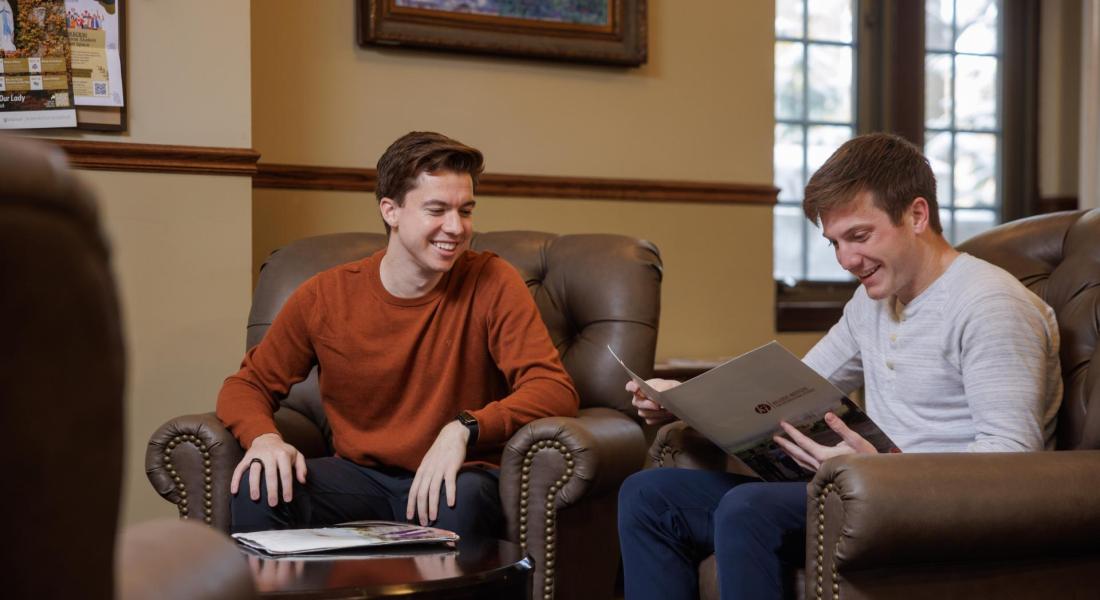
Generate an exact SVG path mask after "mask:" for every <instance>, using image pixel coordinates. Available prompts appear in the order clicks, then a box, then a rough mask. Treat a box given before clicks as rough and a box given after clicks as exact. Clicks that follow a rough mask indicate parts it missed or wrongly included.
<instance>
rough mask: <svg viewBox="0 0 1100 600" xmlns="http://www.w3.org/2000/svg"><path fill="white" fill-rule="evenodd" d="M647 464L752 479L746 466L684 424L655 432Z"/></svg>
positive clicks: (752, 474)
mask: <svg viewBox="0 0 1100 600" xmlns="http://www.w3.org/2000/svg"><path fill="white" fill-rule="evenodd" d="M648 458H649V464H650V466H654V467H676V468H680V469H700V470H704V471H726V472H729V473H740V474H742V475H748V476H750V477H755V476H756V474H755V473H753V472H752V469H749V468H748V466H746V465H745V463H743V462H741V461H740V460H738V459H736V458H734V457H732V456H730V455H728V454H726V452H725V451H724V450H722V449H721V448H719V447H718V446H715V445H714V443H713V442H711V441H710V440H708V439H707V438H705V437H703V434H701V433H699V432H698V431H695V430H694V429H692V428H691V426H689V425H688V424H687V423H684V422H683V421H673V422H671V423H668V424H667V425H664V426H663V427H661V429H659V430H658V431H657V436H656V437H655V438H653V444H651V445H650V447H649V457H648Z"/></svg>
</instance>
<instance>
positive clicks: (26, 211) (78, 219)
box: [0, 136, 255, 600]
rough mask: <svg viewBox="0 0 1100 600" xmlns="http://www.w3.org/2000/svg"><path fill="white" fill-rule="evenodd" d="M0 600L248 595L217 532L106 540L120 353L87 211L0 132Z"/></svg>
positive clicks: (39, 160)
mask: <svg viewBox="0 0 1100 600" xmlns="http://www.w3.org/2000/svg"><path fill="white" fill-rule="evenodd" d="M0 282H2V283H0V331H2V332H3V338H4V345H5V349H6V351H5V358H4V360H3V362H0V400H2V406H3V409H2V415H3V416H2V417H0V440H2V441H0V444H2V447H0V473H3V475H4V478H5V484H6V489H5V490H4V493H2V494H0V511H2V514H4V515H6V517H5V524H4V534H5V543H4V544H3V564H5V565H6V566H7V568H8V571H9V575H8V576H7V577H6V579H7V581H6V582H5V584H4V596H5V597H6V598H43V599H50V598H89V599H101V600H109V599H111V598H121V599H143V598H167V599H176V598H178V599H181V600H182V599H184V598H187V599H194V600H201V599H214V598H219V599H231V598H251V597H254V595H255V591H254V588H253V584H252V577H251V575H250V573H249V571H248V565H247V563H246V562H245V560H244V557H243V556H241V554H240V553H239V552H238V550H237V548H236V547H235V544H233V543H232V541H231V540H229V538H228V537H226V536H225V535H224V534H221V533H219V532H215V531H211V530H210V529H209V528H204V527H200V526H197V525H195V524H191V523H182V522H179V521H177V520H174V519H161V520H157V521H151V522H148V523H142V524H139V525H135V526H131V527H128V528H126V530H125V531H123V532H121V533H120V532H118V531H117V528H118V524H119V500H120V498H121V493H120V491H121V486H122V475H123V458H122V456H123V454H122V453H123V386H124V381H125V371H126V355H125V348H124V344H123V338H122V327H121V322H120V321H121V320H120V315H119V308H118V300H117V295H116V290H115V282H114V276H113V274H112V271H111V267H110V263H109V251H108V247H107V243H106V242H105V240H104V237H103V235H102V233H101V230H100V225H99V219H98V215H97V212H96V206H95V202H94V200H93V199H92V197H91V195H90V194H89V193H88V191H87V190H86V189H85V188H84V187H83V186H81V185H80V183H79V181H78V180H77V178H76V177H75V176H74V175H73V174H72V173H71V172H70V171H69V169H68V167H67V165H66V161H65V157H64V155H63V154H62V153H61V152H60V151H58V150H56V149H53V148H51V147H49V146H45V145H43V144H41V143H37V142H32V141H30V140H25V139H19V138H14V137H9V136H0Z"/></svg>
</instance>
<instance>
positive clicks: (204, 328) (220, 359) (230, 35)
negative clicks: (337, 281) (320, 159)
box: [48, 0, 252, 523]
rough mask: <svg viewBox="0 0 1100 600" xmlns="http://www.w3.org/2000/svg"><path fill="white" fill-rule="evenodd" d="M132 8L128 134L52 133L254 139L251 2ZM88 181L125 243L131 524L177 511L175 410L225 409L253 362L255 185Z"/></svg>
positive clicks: (126, 517) (112, 230)
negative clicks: (170, 426) (159, 442)
mask: <svg viewBox="0 0 1100 600" xmlns="http://www.w3.org/2000/svg"><path fill="white" fill-rule="evenodd" d="M126 8H127V12H128V16H127V32H126V37H127V39H126V49H125V56H126V61H127V66H126V70H127V73H126V76H127V77H126V81H125V85H126V90H125V91H126V101H127V105H128V109H127V111H128V114H129V131H128V133H126V134H121V135H119V134H88V133H83V132H68V133H60V134H58V133H56V132H49V133H48V135H50V136H54V137H76V138H82V139H96V140H105V141H122V142H135V143H155V144H181V145H195V146H223V147H238V148H239V147H244V148H247V147H251V145H252V143H251V116H250V115H251V97H250V91H251V87H250V76H249V64H250V60H251V59H250V53H249V33H250V30H249V6H248V3H247V2H244V1H241V0H236V1H233V2H224V1H217V0H201V1H200V0H195V1H190V2H145V1H139V2H127V3H126ZM212 14H216V18H212V17H211V15H212ZM82 177H83V178H84V179H85V180H86V181H88V182H89V183H90V184H91V186H92V188H93V189H94V190H95V191H96V193H97V195H98V197H99V202H100V207H101V211H102V215H103V220H104V227H105V230H106V232H107V234H108V235H109V236H110V238H111V244H112V246H113V249H114V267H115V272H116V275H117V278H118V284H119V287H120V297H121V303H122V311H123V317H124V326H125V328H126V340H127V351H128V357H129V369H128V381H127V402H126V426H127V437H126V460H125V468H126V475H125V479H124V498H123V504H122V521H123V523H133V522H137V521H142V520H146V519H149V518H152V517H157V516H174V515H175V514H176V510H175V508H174V507H173V506H172V505H170V504H168V503H167V502H165V501H163V500H161V499H160V497H159V496H158V495H157V494H156V493H155V492H153V489H152V486H150V484H149V482H148V480H147V479H146V477H145V468H144V466H145V447H146V443H147V442H148V440H149V435H150V434H151V433H152V432H153V430H154V429H156V428H157V427H158V426H159V425H160V424H161V423H163V422H164V421H166V420H168V419H169V418H171V417H173V416H176V415H180V414H186V413H195V412H206V411H209V410H211V409H212V408H213V405H214V398H215V395H216V393H217V390H218V387H219V386H220V384H221V381H222V379H224V378H225V376H226V375H227V374H228V373H229V372H230V371H232V369H233V367H234V365H236V364H237V362H238V361H239V360H240V357H241V353H242V350H243V348H244V323H245V318H246V316H247V313H248V305H249V298H250V287H249V285H250V269H251V203H252V186H251V180H250V179H249V178H247V177H225V176H213V175H177V174H153V173H118V172H109V171H84V172H82Z"/></svg>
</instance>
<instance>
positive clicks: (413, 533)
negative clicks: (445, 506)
mask: <svg viewBox="0 0 1100 600" xmlns="http://www.w3.org/2000/svg"><path fill="white" fill-rule="evenodd" d="M233 537H234V538H235V539H236V540H237V541H238V542H239V543H241V544H243V545H245V546H248V547H249V548H253V549H255V550H259V551H260V552H263V553H265V554H270V555H273V556H280V555H288V554H309V553H314V552H329V551H332V550H346V549H348V548H365V547H376V546H394V545H401V544H432V543H453V542H457V541H458V534H457V533H454V532H451V531H447V530H446V529H437V528H435V527H421V526H420V525H413V524H411V523H397V522H394V521H352V522H350V523H341V524H339V525H336V526H335V527H321V528H316V529H275V530H271V531H253V532H250V533H234V534H233Z"/></svg>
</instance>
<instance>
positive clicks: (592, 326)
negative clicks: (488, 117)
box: [247, 231, 661, 456]
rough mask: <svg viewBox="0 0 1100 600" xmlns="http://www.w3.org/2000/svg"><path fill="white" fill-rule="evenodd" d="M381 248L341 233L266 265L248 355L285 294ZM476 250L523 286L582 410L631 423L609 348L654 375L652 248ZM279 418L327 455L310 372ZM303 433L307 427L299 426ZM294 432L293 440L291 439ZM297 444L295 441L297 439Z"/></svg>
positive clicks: (518, 245)
mask: <svg viewBox="0 0 1100 600" xmlns="http://www.w3.org/2000/svg"><path fill="white" fill-rule="evenodd" d="M385 244H386V237H385V236H384V235H382V234H371V233H338V234H330V235H322V236H316V237H311V238H306V239H302V240H298V241H296V242H293V243H291V244H289V245H287V246H286V247H284V248H282V249H280V250H276V251H275V252H274V253H272V255H271V256H270V257H269V258H268V259H267V261H265V262H264V265H263V267H262V268H261V271H260V279H259V282H258V284H257V286H256V293H255V296H254V297H253V303H252V310H251V312H250V313H249V316H248V338H247V344H248V347H249V348H251V347H252V346H254V345H256V344H257V343H259V341H260V340H261V339H262V338H263V336H264V334H265V333H266V332H267V329H268V327H270V325H271V323H272V321H273V320H274V318H275V315H276V314H278V312H279V310H280V309H281V308H282V306H283V304H284V303H285V302H286V299H287V298H288V297H289V296H290V294H291V293H292V292H293V291H294V290H295V289H296V288H297V287H298V286H299V285H301V284H302V283H303V282H304V281H305V280H306V279H309V278H310V277H311V276H313V275H314V274H315V273H318V272H320V271H322V270H324V269H327V268H330V267H334V266H336V265H340V264H343V263H346V262H351V261H355V260H359V259H361V258H364V257H366V256H368V255H370V254H371V253H373V252H375V251H377V250H379V249H381V248H382V247H384V246H385ZM470 245H471V247H472V248H473V249H474V250H484V251H490V252H493V253H495V254H497V255H499V256H500V257H501V258H503V259H505V260H507V261H508V262H509V263H511V264H512V265H513V266H514V267H516V270H518V271H519V273H520V275H521V276H522V277H523V278H524V280H525V281H526V283H527V288H528V289H529V290H530V291H531V294H532V296H533V298H534V300H535V304H536V305H537V306H538V309H539V313H540V314H541V315H542V319H543V321H544V322H545V323H546V326H547V329H548V330H549V332H550V338H551V340H552V341H553V342H554V345H555V347H557V349H558V352H559V353H560V354H561V357H562V362H563V364H564V365H565V369H566V370H567V371H568V372H569V374H570V376H571V377H572V378H573V382H574V384H575V385H576V387H577V392H578V393H579V394H580V397H581V407H582V408H592V407H599V406H602V407H608V408H614V409H617V410H619V411H622V412H623V413H625V414H628V415H631V416H632V417H633V416H634V415H633V411H632V410H631V407H630V398H629V396H628V395H627V394H625V393H624V392H623V391H622V381H621V379H622V378H615V377H607V373H614V372H617V371H616V370H617V369H619V366H618V365H617V364H615V363H614V359H613V358H612V357H611V356H610V354H608V352H607V349H606V347H607V346H608V345H610V346H611V347H612V348H614V349H615V351H616V352H618V353H620V356H622V358H623V360H625V361H627V364H630V365H636V366H637V367H638V369H639V370H641V371H643V373H640V374H642V375H643V376H647V375H648V373H647V372H644V371H647V370H648V369H649V368H651V366H650V365H651V364H652V361H653V351H654V348H655V346H656V339H657V321H658V316H659V313H660V292H659V290H660V282H661V259H660V255H659V253H658V251H657V248H656V247H655V246H653V245H652V244H650V243H649V242H645V241H640V240H636V239H634V238H629V237H625V236H619V235H609V234H582V235H563V236H559V235H555V234H551V233H540V232H532V231H499V232H491V233H478V234H474V237H473V239H472V240H471V244H470ZM282 406H284V407H287V408H290V409H293V412H288V411H286V410H280V411H279V412H278V413H277V414H276V419H277V421H278V423H279V428H280V431H281V432H283V435H284V437H285V438H287V440H288V441H291V443H294V444H295V445H296V446H298V447H299V448H300V449H301V450H302V452H303V453H305V454H306V455H307V456H316V455H318V454H320V453H321V449H320V448H318V447H317V446H318V444H320V443H321V441H320V440H315V439H312V438H310V437H309V436H310V433H309V428H308V427H296V426H295V422H298V421H301V418H300V416H298V415H296V414H294V413H300V415H304V416H305V417H306V419H307V420H308V421H311V422H312V423H315V424H317V425H318V426H320V428H321V430H322V432H323V435H324V438H325V440H324V442H325V444H326V445H327V446H326V448H325V451H326V452H331V438H332V432H331V430H330V428H329V426H328V422H327V420H326V419H325V415H324V412H323V411H322V409H321V399H320V393H319V390H318V388H317V377H316V369H314V370H313V372H311V373H310V375H309V377H308V378H307V379H306V380H304V381H302V382H301V383H299V384H298V385H296V386H294V387H293V388H292V389H291V390H290V393H289V394H288V396H287V397H286V398H285V399H283V400H282ZM303 424H306V423H304V422H303ZM296 432H298V433H296ZM299 434H300V436H301V438H299V437H298V435H299Z"/></svg>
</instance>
